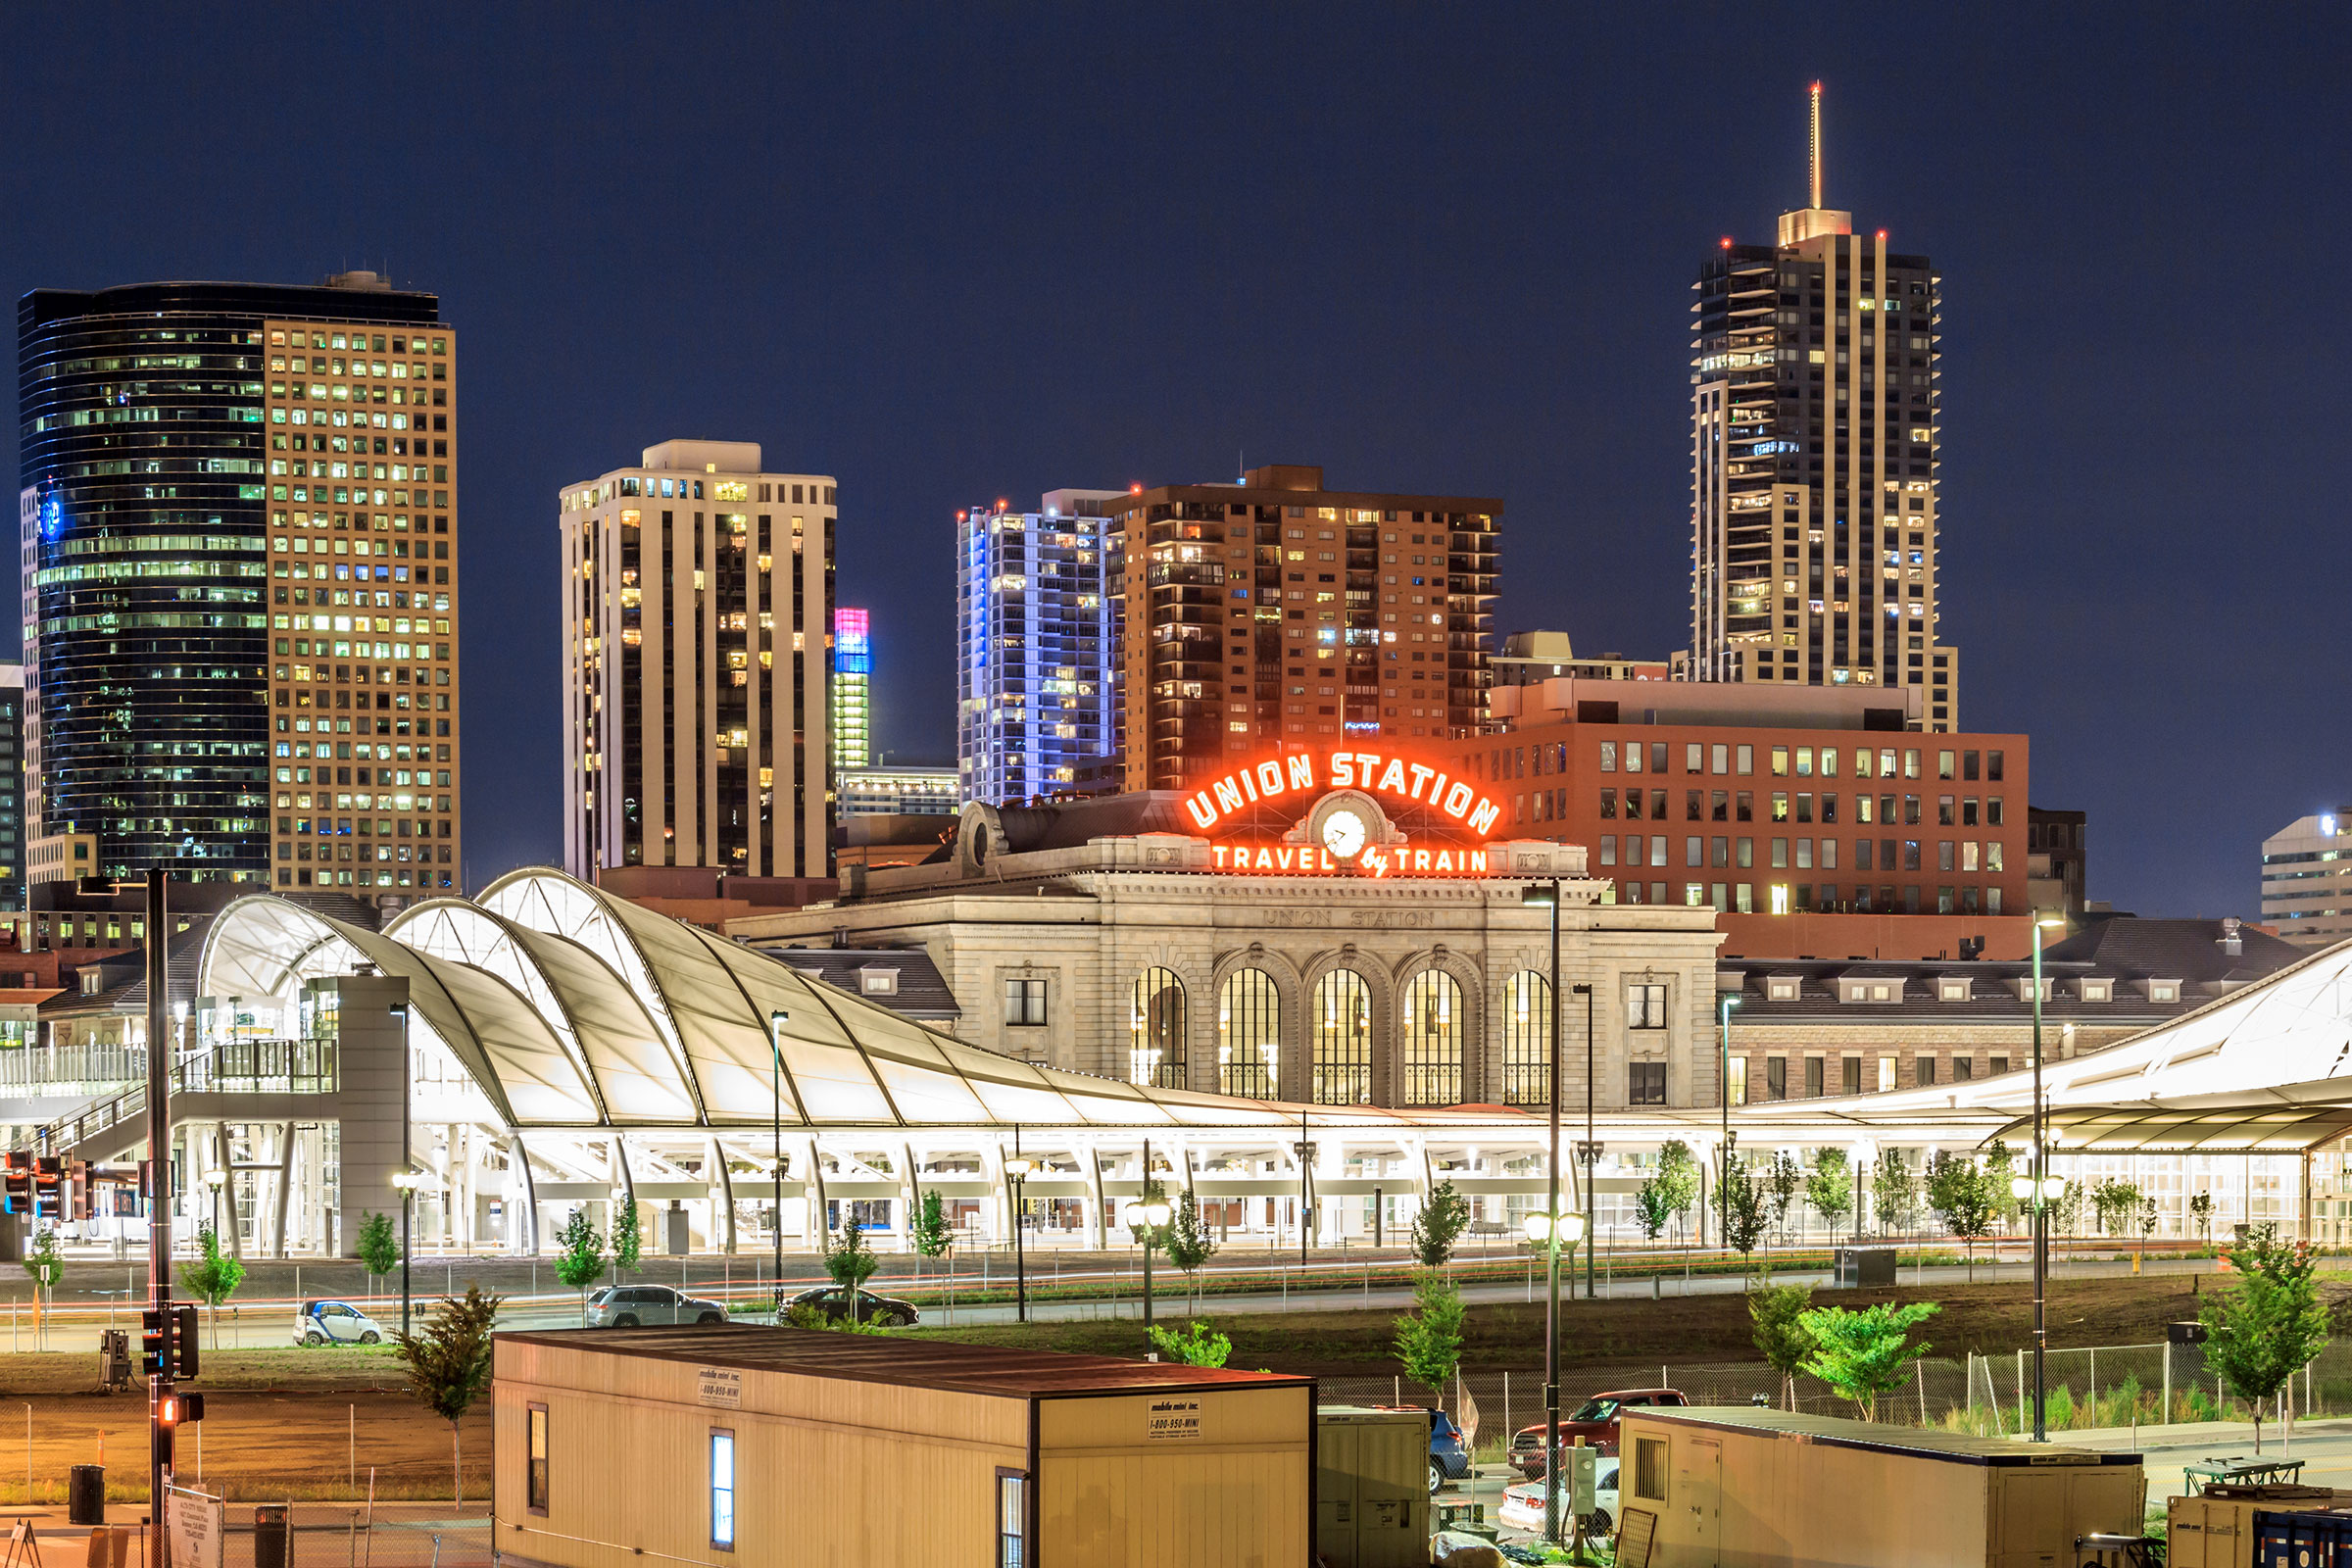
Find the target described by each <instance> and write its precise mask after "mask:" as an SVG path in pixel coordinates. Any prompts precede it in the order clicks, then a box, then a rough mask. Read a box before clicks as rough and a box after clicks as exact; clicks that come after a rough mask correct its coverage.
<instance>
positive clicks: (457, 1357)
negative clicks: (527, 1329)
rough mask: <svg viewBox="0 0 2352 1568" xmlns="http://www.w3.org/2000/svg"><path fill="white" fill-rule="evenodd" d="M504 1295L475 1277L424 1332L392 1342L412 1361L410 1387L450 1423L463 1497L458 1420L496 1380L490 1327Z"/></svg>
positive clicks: (426, 1323) (439, 1308) (461, 1496)
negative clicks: (490, 1291) (486, 1291)
mask: <svg viewBox="0 0 2352 1568" xmlns="http://www.w3.org/2000/svg"><path fill="white" fill-rule="evenodd" d="M503 1299H504V1298H503V1297H497V1296H484V1295H483V1294H482V1288H481V1287H480V1286H478V1285H474V1284H471V1283H470V1282H469V1283H468V1284H467V1285H466V1296H465V1299H463V1300H460V1299H456V1298H445V1299H443V1300H442V1301H441V1303H440V1304H439V1305H438V1306H435V1307H434V1308H433V1310H432V1313H431V1315H430V1316H428V1317H427V1318H426V1319H425V1320H424V1332H423V1333H422V1334H395V1335H394V1336H393V1337H392V1343H393V1345H394V1346H395V1347H397V1348H399V1351H400V1358H401V1359H402V1360H403V1361H406V1362H407V1363H408V1366H409V1393H410V1394H412V1395H414V1396H415V1397H417V1402H418V1403H420V1404H422V1405H423V1406H424V1407H425V1408H426V1409H428V1410H430V1411H432V1412H433V1414H435V1415H437V1416H439V1417H440V1418H441V1419H442V1420H444V1421H446V1422H448V1423H449V1461H450V1471H451V1474H452V1475H453V1476H454V1477H455V1478H456V1481H457V1490H456V1492H455V1493H454V1495H455V1496H456V1498H457V1500H458V1501H459V1502H461V1503H463V1502H464V1501H465V1500H466V1472H465V1470H464V1468H463V1467H462V1465H461V1463H460V1459H461V1450H460V1448H459V1444H458V1422H459V1420H460V1419H461V1418H463V1417H464V1416H465V1414H466V1409H467V1407H469V1406H470V1405H471V1404H472V1403H473V1401H474V1399H475V1398H476V1397H479V1396H480V1394H481V1392H482V1391H483V1390H484V1389H486V1388H488V1387H489V1386H490V1329H491V1325H493V1324H494V1323H496V1322H497V1321H498V1307H499V1302H500V1301H501V1300H503Z"/></svg>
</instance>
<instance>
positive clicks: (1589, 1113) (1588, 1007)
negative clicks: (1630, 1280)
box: [1552, 985, 1600, 1301]
mask: <svg viewBox="0 0 2352 1568" xmlns="http://www.w3.org/2000/svg"><path fill="white" fill-rule="evenodd" d="M1568 989H1569V990H1570V991H1573V992H1575V993H1576V994H1577V995H1578V996H1580V997H1583V998H1584V999H1585V1147H1584V1149H1583V1150H1582V1151H1581V1153H1582V1157H1583V1160H1584V1166H1585V1234H1586V1235H1587V1236H1591V1235H1593V1181H1594V1179H1595V1178H1596V1177H1597V1176H1598V1175H1599V1173H1600V1143H1599V1140H1598V1139H1596V1138H1595V1137H1594V1136H1593V988H1592V987H1591V986H1585V985H1578V986H1570V987H1569V988H1568ZM1552 1099H1553V1100H1554V1101H1555V1102H1556V1101H1557V1100H1558V1099H1559V1097H1558V1096H1557V1095H1554V1096H1553V1097H1552ZM1553 1152H1554V1153H1557V1152H1558V1149H1557V1146H1556V1145H1555V1146H1554V1149H1553ZM1585 1299H1586V1300H1588V1301H1590V1300H1592V1299H1593V1249H1592V1248H1590V1247H1587V1248H1586V1249H1585Z"/></svg>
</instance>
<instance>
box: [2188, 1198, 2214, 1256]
mask: <svg viewBox="0 0 2352 1568" xmlns="http://www.w3.org/2000/svg"><path fill="white" fill-rule="evenodd" d="M2188 1217H2189V1221H2190V1223H2192V1224H2194V1225H2195V1226H2196V1227H2197V1234H2198V1235H2199V1236H2202V1237H2204V1238H2205V1245H2206V1247H2207V1248H2211V1247H2212V1246H2213V1194H2211V1193H2193V1194H2191V1195H2190V1196H2189V1200H2188Z"/></svg>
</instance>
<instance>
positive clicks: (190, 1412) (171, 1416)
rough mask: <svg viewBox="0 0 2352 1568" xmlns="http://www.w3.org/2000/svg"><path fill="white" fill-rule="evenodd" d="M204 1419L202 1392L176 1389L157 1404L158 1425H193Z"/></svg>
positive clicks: (156, 1420)
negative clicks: (190, 1392) (181, 1392)
mask: <svg viewBox="0 0 2352 1568" xmlns="http://www.w3.org/2000/svg"><path fill="white" fill-rule="evenodd" d="M203 1419H204V1396H203V1395H201V1394H180V1393H178V1392H176V1391H174V1392H173V1393H171V1394H167V1395H165V1396H164V1397H163V1398H162V1399H160V1400H158V1401H157V1403H156V1406H155V1424H156V1425H157V1426H162V1427H184V1426H193V1425H194V1424H195V1423H197V1422H199V1421H201V1420H203Z"/></svg>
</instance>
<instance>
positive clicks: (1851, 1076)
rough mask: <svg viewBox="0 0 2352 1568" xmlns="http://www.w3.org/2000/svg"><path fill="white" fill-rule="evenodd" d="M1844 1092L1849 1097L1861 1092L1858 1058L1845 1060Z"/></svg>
mask: <svg viewBox="0 0 2352 1568" xmlns="http://www.w3.org/2000/svg"><path fill="white" fill-rule="evenodd" d="M1845 1092H1846V1093H1847V1094H1849V1095H1858V1094H1860V1093H1861V1092H1862V1058H1861V1057H1860V1056H1848V1057H1846V1058H1845Z"/></svg>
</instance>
